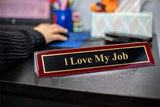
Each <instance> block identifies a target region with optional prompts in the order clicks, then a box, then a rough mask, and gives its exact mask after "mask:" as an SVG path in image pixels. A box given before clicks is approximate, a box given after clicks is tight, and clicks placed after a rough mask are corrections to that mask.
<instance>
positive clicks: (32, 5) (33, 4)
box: [0, 0, 53, 31]
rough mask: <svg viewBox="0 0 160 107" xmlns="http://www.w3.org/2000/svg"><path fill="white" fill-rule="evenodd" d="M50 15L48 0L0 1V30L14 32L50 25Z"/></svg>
mask: <svg viewBox="0 0 160 107" xmlns="http://www.w3.org/2000/svg"><path fill="white" fill-rule="evenodd" d="M52 13H53V12H52V11H51V6H50V3H49V1H48V0H41V1H39V0H0V30H2V31H16V30H19V29H22V28H23V27H25V28H33V27H34V26H35V25H38V24H40V23H52Z"/></svg>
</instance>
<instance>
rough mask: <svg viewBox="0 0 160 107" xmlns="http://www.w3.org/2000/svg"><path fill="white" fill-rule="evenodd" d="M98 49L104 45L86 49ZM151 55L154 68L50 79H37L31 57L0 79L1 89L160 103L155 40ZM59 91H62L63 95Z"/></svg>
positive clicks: (89, 42) (159, 76)
mask: <svg viewBox="0 0 160 107" xmlns="http://www.w3.org/2000/svg"><path fill="white" fill-rule="evenodd" d="M97 45H99V46H100V45H104V41H103V40H97V41H87V42H86V43H85V44H84V45H83V47H86V46H97ZM152 53H153V57H154V60H155V66H148V67H139V68H129V69H121V70H111V71H102V72H95V73H87V74H77V75H69V76H59V77H48V78H38V77H37V76H36V74H35V73H34V59H33V57H31V58H30V59H28V60H27V61H25V62H24V63H22V64H21V65H19V66H17V67H16V68H14V69H12V70H11V71H9V72H8V73H6V74H5V75H3V76H1V78H0V85H3V91H4V90H5V92H9V93H15V94H16V93H17V94H22V95H23V94H24V95H32V96H35V97H54V96H55V94H56V95H58V94H59V93H61V94H62V93H64V92H65V93H67V92H69V93H71V92H73V93H75V94H76V96H77V97H78V95H79V93H89V94H95V95H104V96H105V95H106V96H118V98H119V97H120V96H121V97H129V98H132V100H133V98H142V99H153V100H160V85H159V81H160V66H159V65H160V60H159V54H158V47H157V39H156V36H154V39H153V41H152ZM32 88H33V89H32ZM35 89H36V90H35ZM38 90H39V91H38ZM49 90H50V91H49ZM53 90H54V91H53ZM55 90H56V91H55ZM58 90H61V92H59V91H58ZM57 91H58V93H57ZM73 93H72V94H73ZM45 94H47V95H48V94H50V96H46V95H45ZM61 94H60V95H61ZM77 94H78V95H77ZM52 95H53V96H52ZM80 95H81V94H80ZM67 97H68V94H67ZM67 97H66V98H67ZM84 97H85V94H84ZM95 97H96V96H95ZM86 98H87V97H86ZM102 98H103V97H102ZM64 99H65V98H64ZM72 100H73V99H72ZM74 100H75V99H74ZM78 100H79V99H78ZM81 100H82V99H81ZM83 100H84V99H83ZM126 101H127V100H126Z"/></svg>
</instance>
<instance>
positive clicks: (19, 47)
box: [0, 29, 45, 73]
mask: <svg viewBox="0 0 160 107" xmlns="http://www.w3.org/2000/svg"><path fill="white" fill-rule="evenodd" d="M44 46H45V39H44V37H43V35H41V33H39V32H37V31H34V30H33V29H27V30H20V31H19V32H0V73H1V72H4V71H7V70H8V69H9V68H11V67H13V66H14V65H17V64H19V63H20V62H22V61H24V60H25V59H27V58H28V57H30V56H32V55H33V52H34V51H35V50H40V49H42V48H43V47H44Z"/></svg>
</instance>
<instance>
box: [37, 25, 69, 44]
mask: <svg viewBox="0 0 160 107" xmlns="http://www.w3.org/2000/svg"><path fill="white" fill-rule="evenodd" d="M34 30H36V31H38V32H40V33H41V34H42V35H43V36H44V38H45V40H46V43H47V44H48V43H50V42H52V41H55V40H61V41H65V40H67V37H65V36H63V35H60V34H59V33H67V32H68V31H67V29H65V28H63V27H61V26H59V25H57V24H49V23H45V24H40V25H38V26H36V27H34Z"/></svg>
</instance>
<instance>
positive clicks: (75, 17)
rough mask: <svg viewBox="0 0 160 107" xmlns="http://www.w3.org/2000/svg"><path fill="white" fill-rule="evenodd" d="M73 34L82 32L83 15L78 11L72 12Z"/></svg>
mask: <svg viewBox="0 0 160 107" xmlns="http://www.w3.org/2000/svg"><path fill="white" fill-rule="evenodd" d="M72 21H73V32H82V31H83V26H82V22H81V14H80V13H79V12H78V11H74V12H72Z"/></svg>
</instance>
